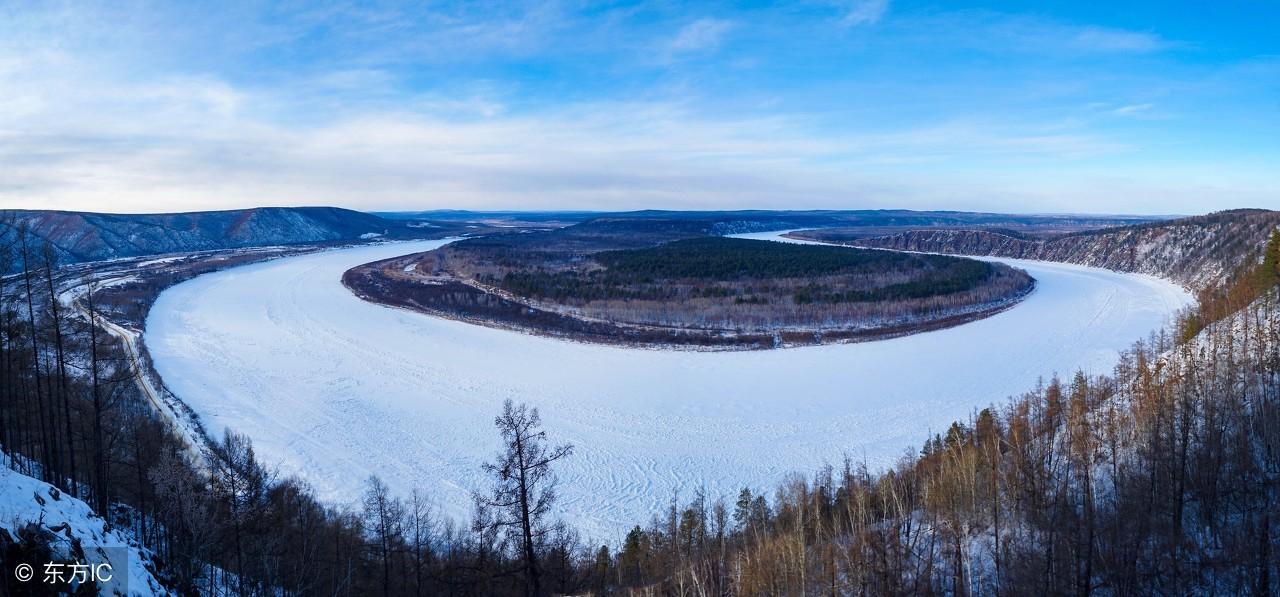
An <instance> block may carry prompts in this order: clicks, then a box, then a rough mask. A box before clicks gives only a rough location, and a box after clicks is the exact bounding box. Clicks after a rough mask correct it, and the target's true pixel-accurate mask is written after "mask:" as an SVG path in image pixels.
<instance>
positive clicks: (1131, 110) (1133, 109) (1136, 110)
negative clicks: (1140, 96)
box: [1111, 104, 1155, 116]
mask: <svg viewBox="0 0 1280 597" xmlns="http://www.w3.org/2000/svg"><path fill="white" fill-rule="evenodd" d="M1154 107H1155V104H1129V105H1127V106H1120V107H1119V108H1116V109H1114V110H1112V111H1111V113H1112V114H1118V115H1120V116H1130V115H1134V114H1142V113H1145V112H1149V111H1151V109H1152V108H1154Z"/></svg>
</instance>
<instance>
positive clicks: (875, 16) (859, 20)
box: [840, 0, 889, 27]
mask: <svg viewBox="0 0 1280 597" xmlns="http://www.w3.org/2000/svg"><path fill="white" fill-rule="evenodd" d="M888 10H889V0H852V2H850V4H849V6H848V11H847V12H845V13H844V17H843V18H841V19H840V24H842V25H844V26H846V27H853V26H857V25H872V24H875V23H878V22H879V21H880V19H882V18H884V15H885V13H886V12H888Z"/></svg>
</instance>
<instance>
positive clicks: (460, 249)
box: [344, 221, 1034, 349]
mask: <svg viewBox="0 0 1280 597" xmlns="http://www.w3.org/2000/svg"><path fill="white" fill-rule="evenodd" d="M681 224H682V223H681V222H672V223H668V222H661V221H658V222H654V221H647V222H644V223H636V222H626V223H617V222H586V223H583V224H578V225H575V226H570V227H567V228H563V229H558V230H549V231H536V232H526V233H523V234H507V235H498V236H489V237H485V238H476V239H467V240H463V241H460V242H456V243H453V244H450V245H446V246H444V247H441V248H439V249H436V250H434V251H429V252H426V253H421V254H417V255H410V256H406V257H398V258H395V259H390V260H386V261H381V262H376V263H371V264H367V265H364V266H361V267H358V268H354V269H352V270H351V271H349V272H347V274H346V275H345V276H344V282H345V283H346V284H347V286H348V287H350V288H352V289H353V290H354V291H355V292H357V294H359V295H360V296H362V297H364V298H366V299H368V300H373V301H376V302H382V303H386V304H392V305H396V306H401V307H408V308H412V309H417V310H422V311H426V312H429V313H432V314H435V315H442V316H446V317H453V318H459V319H464V320H466V321H470V322H474V323H479V324H483V325H492V326H498V327H505V328H513V329H519V330H522V331H527V332H532V333H538V334H544V335H552V336H557V337H566V338H570V339H575V340H585V341H592V342H605V343H614V344H631V345H661V346H693V347H706V348H732V349H750V348H770V347H778V346H795V345H806V344H821V343H826V342H841V341H856V340H867V339H878V338H886V337H893V336H900V335H905V334H910V333H915V332H919V331H925V330H932V329H939V328H942V327H948V326H952V325H957V324H960V323H964V322H967V321H972V320H974V319H978V318H981V317H985V316H988V315H991V314H993V313H996V312H998V311H1000V310H1003V309H1006V308H1008V307H1009V306H1011V305H1013V304H1015V303H1016V302H1017V301H1018V300H1020V299H1021V298H1023V297H1025V296H1026V295H1027V294H1028V293H1029V292H1030V291H1031V290H1032V288H1033V287H1034V281H1033V280H1032V279H1031V277H1030V276H1028V275H1027V274H1026V273H1025V272H1022V271H1021V270H1017V269H1015V268H1012V267H1009V266H1006V265H1003V264H999V263H992V262H986V261H978V260H973V259H967V258H961V257H951V256H942V255H925V254H916V253H904V252H894V251H883V250H869V249H854V248H848V247H834V246H821V245H810V244H791V243H780V242H771V241H764V240H749V239H742V238H728V237H722V236H707V235H703V234H697V233H696V231H694V230H692V229H688V228H686V227H684V226H682V225H681Z"/></svg>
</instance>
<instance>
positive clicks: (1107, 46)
mask: <svg viewBox="0 0 1280 597" xmlns="http://www.w3.org/2000/svg"><path fill="white" fill-rule="evenodd" d="M1071 41H1072V44H1073V45H1074V46H1075V47H1077V48H1080V49H1083V50H1092V51H1098V52H1136V53H1146V52H1155V51H1157V50H1162V49H1165V48H1167V47H1169V42H1167V41H1165V40H1163V39H1161V38H1160V36H1158V35H1155V34H1153V33H1147V32H1144V31H1125V30H1122V29H1108V28H1105V27H1083V28H1080V29H1079V30H1078V31H1077V32H1076V33H1075V35H1074V36H1073V38H1072V40H1071Z"/></svg>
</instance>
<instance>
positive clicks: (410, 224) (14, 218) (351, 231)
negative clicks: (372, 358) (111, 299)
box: [0, 207, 464, 263]
mask: <svg viewBox="0 0 1280 597" xmlns="http://www.w3.org/2000/svg"><path fill="white" fill-rule="evenodd" d="M22 226H25V227H26V228H27V230H29V231H30V232H31V233H32V234H33V235H35V236H36V237H38V238H39V239H41V240H42V241H48V242H49V243H51V244H52V245H53V247H54V250H55V251H56V252H57V254H58V258H59V260H60V261H62V262H63V263H75V262H84V261H97V260H101V259H113V258H117V257H137V256H142V255H155V254H161V253H177V252H188V251H205V250H213V249H235V248H243V247H255V246H269V245H287V244H299V243H318V242H343V241H358V240H361V239H372V238H392V239H406V238H428V237H433V236H443V235H446V234H447V233H449V232H457V231H460V230H462V229H464V227H463V226H462V225H461V224H458V223H433V222H427V221H421V220H417V221H409V220H390V219H386V218H382V217H379V216H375V215H372V214H367V213H362V212H358V211H353V210H349V209H341V208H336V207H259V208H252V209H237V210H228V211H204V212H189V213H175V214H105V213H91V212H71V211H44V210H4V211H0V238H6V239H12V238H13V235H14V234H15V232H16V230H17V229H18V228H19V227H22Z"/></svg>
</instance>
